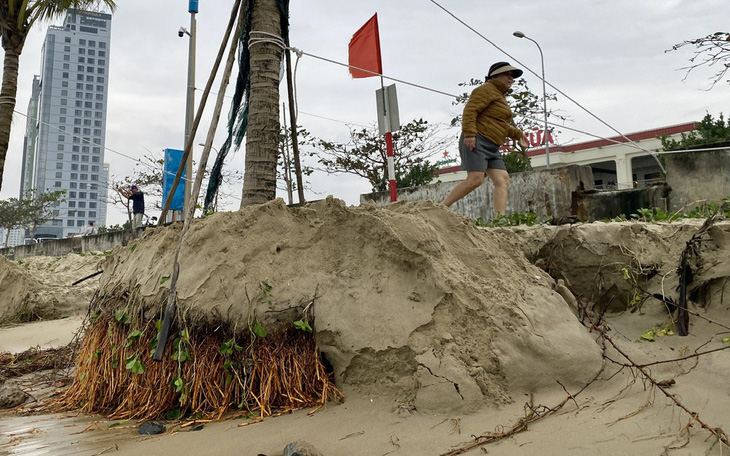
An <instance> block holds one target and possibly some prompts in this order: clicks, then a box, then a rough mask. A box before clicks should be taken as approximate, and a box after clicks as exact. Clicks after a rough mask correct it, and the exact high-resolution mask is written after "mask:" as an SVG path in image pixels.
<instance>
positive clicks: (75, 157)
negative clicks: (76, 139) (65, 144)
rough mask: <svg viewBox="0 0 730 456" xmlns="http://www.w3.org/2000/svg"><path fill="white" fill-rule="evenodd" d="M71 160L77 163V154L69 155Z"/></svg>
mask: <svg viewBox="0 0 730 456" xmlns="http://www.w3.org/2000/svg"><path fill="white" fill-rule="evenodd" d="M77 147H78V146H77ZM71 160H73V161H79V155H78V154H73V155H71Z"/></svg>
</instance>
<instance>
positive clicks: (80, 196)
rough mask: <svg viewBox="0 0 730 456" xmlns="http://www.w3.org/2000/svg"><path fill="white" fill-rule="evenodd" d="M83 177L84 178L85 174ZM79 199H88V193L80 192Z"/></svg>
mask: <svg viewBox="0 0 730 456" xmlns="http://www.w3.org/2000/svg"><path fill="white" fill-rule="evenodd" d="M81 177H82V178H83V174H82V175H81ZM79 199H86V192H79Z"/></svg>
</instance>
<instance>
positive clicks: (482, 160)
mask: <svg viewBox="0 0 730 456" xmlns="http://www.w3.org/2000/svg"><path fill="white" fill-rule="evenodd" d="M459 154H460V155H461V170H462V171H481V172H485V171H486V170H487V169H505V170H506V169H507V167H506V166H505V165H504V160H503V159H502V153H501V152H500V151H499V146H498V145H496V144H494V143H493V142H491V141H490V140H488V139H487V138H485V137H484V136H482V135H479V134H478V135H477V144H476V146H475V147H474V150H469V149H467V148H466V146H465V145H464V133H462V134H461V136H460V137H459Z"/></svg>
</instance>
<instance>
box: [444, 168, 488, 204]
mask: <svg viewBox="0 0 730 456" xmlns="http://www.w3.org/2000/svg"><path fill="white" fill-rule="evenodd" d="M482 182H484V173H483V172H481V171H467V173H466V179H464V180H463V181H461V182H459V183H458V184H456V187H454V188H453V189H451V193H449V196H447V197H446V199H445V200H444V201H443V204H445V205H446V206H449V207H450V206H451V205H452V204H454V203H455V202H457V201H459V200H460V199H462V198H463V197H465V196H466V195H468V194H469V193H471V192H472V190H474V189H475V188H477V187H479V186H480V185H482Z"/></svg>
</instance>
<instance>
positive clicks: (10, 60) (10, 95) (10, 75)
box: [0, 43, 23, 190]
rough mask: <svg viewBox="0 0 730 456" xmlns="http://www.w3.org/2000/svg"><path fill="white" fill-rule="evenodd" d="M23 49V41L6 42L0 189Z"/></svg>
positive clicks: (0, 125)
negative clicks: (15, 44) (13, 44)
mask: <svg viewBox="0 0 730 456" xmlns="http://www.w3.org/2000/svg"><path fill="white" fill-rule="evenodd" d="M22 50H23V45H22V43H21V44H20V46H12V43H6V45H5V60H4V62H3V82H2V88H1V89H0V190H2V187H3V171H4V170H5V157H6V156H7V154H8V146H9V145H10V124H11V123H12V121H13V111H14V110H15V95H16V94H17V92H18V68H19V66H18V65H19V61H20V52H21V51H22Z"/></svg>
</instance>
